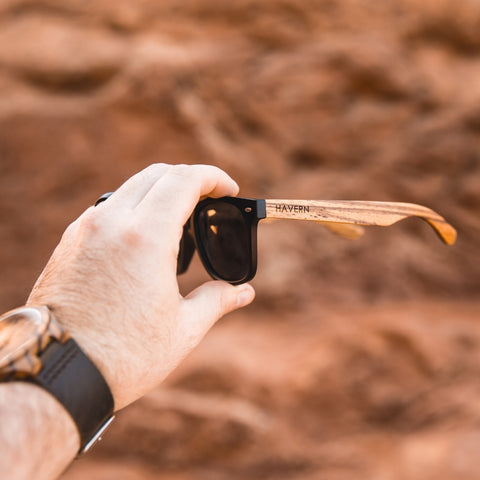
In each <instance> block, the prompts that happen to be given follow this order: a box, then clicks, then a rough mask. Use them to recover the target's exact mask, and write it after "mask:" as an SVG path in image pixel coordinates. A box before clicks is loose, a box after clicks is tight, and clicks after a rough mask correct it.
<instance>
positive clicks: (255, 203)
mask: <svg viewBox="0 0 480 480" xmlns="http://www.w3.org/2000/svg"><path fill="white" fill-rule="evenodd" d="M112 194H113V192H108V193H104V194H103V195H102V196H101V197H99V199H98V200H97V201H96V202H95V206H97V205H98V204H100V203H102V202H104V201H105V200H107V199H108V198H109V197H110V196H111V195H112ZM225 203H227V204H229V205H233V206H234V207H235V208H236V209H237V210H238V211H239V213H240V214H241V216H242V218H243V220H244V222H245V226H246V227H247V232H248V239H247V240H248V242H247V245H248V258H249V263H248V265H246V266H245V267H246V273H245V275H243V276H242V277H241V278H238V279H234V280H227V281H228V283H231V284H232V285H240V284H242V283H245V282H248V281H250V280H251V279H252V278H253V277H255V274H256V273H257V227H258V222H259V221H260V220H262V219H263V218H266V216H267V215H266V202H265V200H262V199H250V198H240V197H221V198H210V197H209V198H206V199H205V200H202V201H200V202H199V203H198V204H197V206H196V207H195V209H194V211H193V213H192V215H191V216H190V218H189V219H188V221H187V222H186V223H185V225H184V226H183V234H182V238H181V239H180V247H179V252H178V258H177V275H181V274H183V273H185V272H186V271H187V269H188V267H189V266H190V263H191V261H192V258H193V255H194V253H195V250H197V252H198V255H199V257H200V260H201V261H202V264H203V266H204V268H205V270H206V271H207V273H208V274H209V275H210V276H211V277H212V278H214V279H216V280H225V278H224V276H222V275H220V274H219V273H218V271H217V269H216V268H215V266H214V265H213V263H212V262H211V261H210V260H209V255H208V253H207V250H206V248H205V245H204V242H203V241H202V238H201V233H200V232H201V228H200V227H199V223H200V216H201V214H202V212H204V211H205V209H209V208H212V207H214V206H215V205H218V204H225Z"/></svg>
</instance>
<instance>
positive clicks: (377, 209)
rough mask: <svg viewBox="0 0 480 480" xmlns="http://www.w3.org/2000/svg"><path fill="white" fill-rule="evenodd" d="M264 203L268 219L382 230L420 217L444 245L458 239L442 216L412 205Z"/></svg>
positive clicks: (273, 201)
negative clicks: (367, 227)
mask: <svg viewBox="0 0 480 480" xmlns="http://www.w3.org/2000/svg"><path fill="white" fill-rule="evenodd" d="M265 203H266V210H267V218H287V219H296V220H310V221H315V222H320V223H324V222H326V223H331V224H334V223H335V224H354V225H377V226H382V227H385V226H388V225H392V224H393V223H396V222H398V221H400V220H403V219H405V218H408V217H419V218H421V219H423V220H425V221H426V222H428V223H429V224H430V225H431V226H432V227H433V229H434V230H435V231H436V233H437V234H438V236H439V237H440V238H441V239H442V240H443V241H444V242H445V243H446V244H447V245H453V244H454V243H455V240H456V238H457V232H456V230H455V229H454V228H453V227H452V226H451V225H450V224H449V223H447V221H446V220H445V219H444V218H443V217H442V216H440V215H439V214H438V213H436V212H434V211H433V210H431V209H430V208H427V207H424V206H422V205H416V204H414V203H399V202H371V201H347V200H275V199H274V200H265Z"/></svg>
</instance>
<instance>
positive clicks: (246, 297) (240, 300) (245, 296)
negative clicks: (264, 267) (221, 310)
mask: <svg viewBox="0 0 480 480" xmlns="http://www.w3.org/2000/svg"><path fill="white" fill-rule="evenodd" d="M254 298H255V290H254V289H253V288H252V287H251V286H250V285H246V286H245V287H244V288H243V289H242V290H241V292H240V293H239V294H238V296H237V307H239V308H240V307H244V306H245V305H248V304H249V303H251V302H252V301H253V299H254Z"/></svg>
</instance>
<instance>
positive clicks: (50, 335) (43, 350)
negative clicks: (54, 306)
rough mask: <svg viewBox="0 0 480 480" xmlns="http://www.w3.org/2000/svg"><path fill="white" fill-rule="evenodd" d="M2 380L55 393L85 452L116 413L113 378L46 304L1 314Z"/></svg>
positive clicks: (0, 376) (81, 450) (0, 353)
mask: <svg viewBox="0 0 480 480" xmlns="http://www.w3.org/2000/svg"><path fill="white" fill-rule="evenodd" d="M0 381H1V382H8V381H26V382H32V383H34V384H36V385H39V386H40V387H42V388H44V389H45V390H47V391H48V392H50V393H51V394H52V395H53V396H54V397H55V398H56V399H57V400H58V401H59V402H60V403H61V404H62V405H63V407H64V408H65V409H66V410H67V412H68V413H69V414H70V415H71V417H72V418H73V420H74V422H75V425H76V426H77V429H78V432H79V435H80V445H81V446H80V452H79V453H84V452H86V451H87V450H89V448H90V447H91V446H92V445H93V444H94V443H95V442H96V441H97V440H98V439H99V438H100V436H101V434H102V433H103V432H104V431H105V429H106V428H107V427H108V426H109V425H110V423H111V422H112V420H113V418H114V416H113V407H114V402H113V397H112V393H111V391H110V388H109V387H108V384H107V382H106V381H105V379H104V378H103V376H102V374H101V373H100V372H99V370H98V369H97V367H96V366H95V365H94V364H93V363H92V361H91V360H90V359H89V358H88V357H87V356H86V355H85V353H83V352H82V350H81V349H80V347H79V346H78V344H77V343H76V342H75V340H74V339H73V338H71V337H70V335H69V334H68V332H66V330H65V329H64V328H63V327H62V326H61V325H60V324H59V323H58V322H57V321H56V320H55V318H54V316H53V314H52V312H51V310H50V309H49V308H48V307H46V306H25V307H20V308H16V309H14V310H11V311H9V312H7V313H5V314H4V315H2V316H0Z"/></svg>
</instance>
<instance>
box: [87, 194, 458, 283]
mask: <svg viewBox="0 0 480 480" xmlns="http://www.w3.org/2000/svg"><path fill="white" fill-rule="evenodd" d="M112 193H113V192H109V193H105V194H104V195H102V196H101V197H100V198H99V199H98V200H97V202H96V203H95V205H98V204H99V203H101V202H103V201H105V200H106V199H107V198H108V197H109V196H110V195H112ZM215 205H217V206H218V208H215ZM221 205H223V209H222V208H220V206H221ZM226 205H228V206H230V207H232V206H233V207H234V208H235V209H236V210H237V211H238V213H239V215H240V216H241V220H242V222H243V224H242V223H241V222H240V223H238V222H237V224H236V226H234V227H232V225H230V229H228V228H227V227H226V225H227V224H228V220H232V221H235V220H238V219H239V218H240V217H238V216H237V218H236V219H235V218H234V217H235V216H236V214H235V213H233V214H232V211H230V212H227V213H226V212H225V207H226ZM209 209H210V210H211V211H209ZM222 210H223V212H222ZM225 214H226V217H225ZM217 215H218V216H217ZM222 215H224V217H223V223H220V224H219V225H220V226H221V227H222V231H223V235H220V234H218V228H219V225H217V224H216V223H215V222H216V221H218V220H219V219H221V218H222ZM210 217H212V222H210V221H209V220H208V219H210ZM214 217H216V218H214ZM408 217H418V218H421V219H422V220H424V221H425V222H427V223H428V224H429V225H430V226H431V227H432V228H433V229H434V231H435V232H436V233H437V235H438V236H439V238H440V239H441V240H442V241H443V242H444V243H445V244H447V245H453V244H454V243H455V240H456V238H457V232H456V230H455V228H454V227H453V226H452V225H450V224H449V223H448V222H447V221H446V220H445V219H444V218H443V217H442V216H441V215H439V214H438V213H436V212H435V211H433V210H431V209H430V208H428V207H425V206H423V205H418V204H414V203H402V202H375V201H356V200H274V199H270V200H263V199H250V198H239V197H222V198H206V199H205V200H202V201H201V202H199V203H198V204H197V206H196V207H195V209H194V211H193V213H192V215H191V217H190V218H189V220H188V221H187V222H186V224H185V225H184V227H183V234H182V238H181V240H180V247H179V254H178V259H177V273H178V274H181V273H184V272H185V271H186V270H187V268H188V266H189V265H190V261H191V260H192V257H193V254H194V252H195V249H196V250H197V251H198V253H199V257H200V259H201V261H202V263H203V265H204V267H205V269H206V270H207V272H208V273H209V274H210V276H212V277H213V278H215V279H219V280H224V281H227V282H229V283H231V284H232V285H239V284H241V283H245V282H248V281H249V280H251V279H252V278H253V277H254V276H255V273H256V270H257V226H258V222H259V221H260V220H261V219H263V218H269V219H293V220H308V221H313V222H318V223H319V224H321V225H323V226H325V227H326V228H328V229H329V230H330V231H332V232H333V233H335V234H337V235H340V236H342V237H344V238H349V239H354V238H358V237H359V236H361V235H362V234H363V227H362V226H367V225H373V226H383V227H386V226H389V225H392V224H394V223H396V222H398V221H400V220H403V219H405V218H408ZM220 222H222V220H220ZM212 232H213V234H214V235H213V236H212V235H211V233H212ZM235 237H238V240H239V241H238V242H237V241H236V240H235ZM234 240H235V241H234ZM215 242H217V243H218V244H219V245H215ZM239 245H240V248H236V250H235V248H233V247H238V246H239ZM230 247H232V248H230ZM215 248H217V249H218V250H217V255H215ZM208 250H210V253H209V251H208ZM238 252H241V254H243V256H242V257H240V256H239V254H238ZM246 253H247V254H248V255H245V254H246ZM209 257H212V258H217V267H215V261H213V262H212V261H211V260H210V259H209ZM225 266H226V267H225ZM229 268H230V271H229V270H228V269H229Z"/></svg>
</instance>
